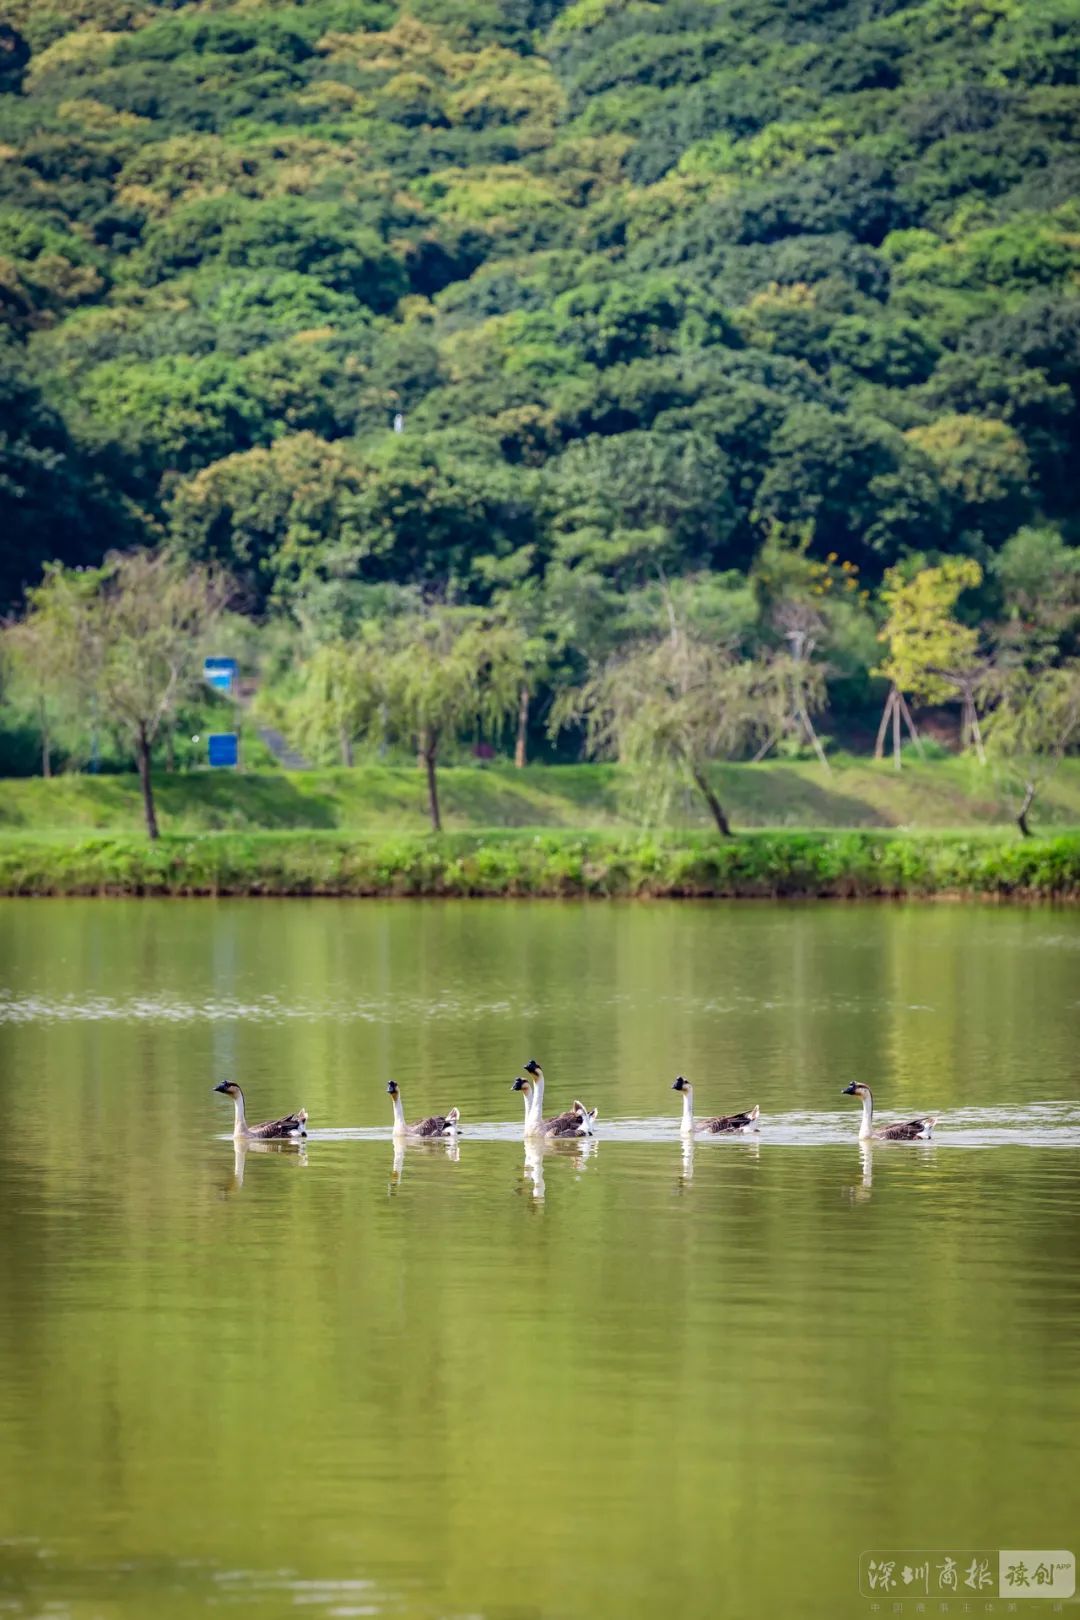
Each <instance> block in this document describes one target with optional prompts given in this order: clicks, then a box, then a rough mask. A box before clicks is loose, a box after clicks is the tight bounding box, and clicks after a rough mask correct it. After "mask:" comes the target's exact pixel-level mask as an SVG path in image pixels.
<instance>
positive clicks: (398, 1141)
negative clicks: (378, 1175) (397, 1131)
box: [386, 1132, 461, 1198]
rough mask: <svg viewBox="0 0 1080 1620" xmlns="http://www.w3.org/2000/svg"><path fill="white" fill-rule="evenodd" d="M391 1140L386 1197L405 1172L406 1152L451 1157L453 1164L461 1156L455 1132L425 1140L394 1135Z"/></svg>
mask: <svg viewBox="0 0 1080 1620" xmlns="http://www.w3.org/2000/svg"><path fill="white" fill-rule="evenodd" d="M393 1140H394V1162H393V1164H392V1165H391V1167H390V1180H389V1181H388V1183H387V1186H386V1195H387V1197H388V1198H392V1197H393V1196H394V1194H395V1192H396V1191H397V1189H398V1187H400V1185H401V1178H402V1176H403V1175H404V1174H405V1154H406V1152H409V1153H427V1154H429V1155H430V1154H433V1155H436V1156H437V1157H438V1158H443V1159H451V1160H452V1161H453V1163H454V1164H457V1163H458V1161H459V1160H460V1158H461V1143H460V1141H459V1140H458V1137H457V1133H456V1132H455V1134H454V1135H453V1136H443V1137H432V1138H429V1139H426V1140H425V1139H419V1138H416V1137H407V1136H395V1137H394V1139H393Z"/></svg>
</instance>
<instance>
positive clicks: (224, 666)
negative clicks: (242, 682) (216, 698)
mask: <svg viewBox="0 0 1080 1620" xmlns="http://www.w3.org/2000/svg"><path fill="white" fill-rule="evenodd" d="M236 668H237V665H236V659H235V658H206V659H204V660H203V680H204V681H206V683H207V685H208V686H212V687H213V688H214V691H215V692H231V691H232V688H233V682H234V681H235V679H236Z"/></svg>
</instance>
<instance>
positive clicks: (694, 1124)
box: [671, 1074, 761, 1136]
mask: <svg viewBox="0 0 1080 1620" xmlns="http://www.w3.org/2000/svg"><path fill="white" fill-rule="evenodd" d="M671 1089H672V1091H681V1092H682V1124H681V1126H680V1127H679V1128H680V1130H681V1131H682V1133H683V1135H684V1136H693V1134H694V1132H695V1131H703V1132H704V1133H705V1134H706V1135H711V1136H722V1135H727V1136H735V1135H738V1134H740V1133H743V1132H746V1131H756V1130H757V1128H758V1123H757V1122H758V1116H759V1115H760V1113H761V1109H760V1108H759V1107H758V1105H757V1103H755V1104H754V1106H753V1108H751V1110H750V1112H749V1113H748V1114H720V1115H718V1116H717V1118H715V1119H698V1120H695V1118H694V1088H693V1086H692V1085H691V1084H690V1082H689V1080H687V1079H686V1078H685V1077H684V1076H683V1075H681V1074H680V1075H679V1076H678V1077H677V1078H676V1079H675V1080H674V1081H673V1083H672V1087H671Z"/></svg>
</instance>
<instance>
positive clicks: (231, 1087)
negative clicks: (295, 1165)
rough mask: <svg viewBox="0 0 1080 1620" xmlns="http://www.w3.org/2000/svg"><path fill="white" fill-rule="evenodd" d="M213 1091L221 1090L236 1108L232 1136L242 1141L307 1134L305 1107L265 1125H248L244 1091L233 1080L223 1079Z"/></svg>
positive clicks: (264, 1140)
mask: <svg viewBox="0 0 1080 1620" xmlns="http://www.w3.org/2000/svg"><path fill="white" fill-rule="evenodd" d="M214 1090H215V1091H222V1092H224V1093H225V1095H226V1097H231V1098H232V1100H233V1107H234V1108H235V1109H236V1122H235V1125H234V1127H233V1137H234V1139H235V1140H236V1141H243V1142H268V1141H271V1140H274V1139H280V1138H283V1137H292V1138H293V1139H296V1138H297V1137H301V1136H306V1135H307V1109H306V1108H301V1109H300V1111H299V1112H298V1113H296V1114H286V1115H285V1116H284V1117H283V1118H282V1119H269V1120H267V1122H266V1124H265V1125H249V1124H248V1122H247V1116H246V1114H245V1113H244V1093H243V1092H242V1091H241V1090H240V1087H239V1086H238V1085H237V1084H236V1082H235V1081H234V1080H223V1081H222V1082H221V1084H220V1085H219V1086H215V1087H214Z"/></svg>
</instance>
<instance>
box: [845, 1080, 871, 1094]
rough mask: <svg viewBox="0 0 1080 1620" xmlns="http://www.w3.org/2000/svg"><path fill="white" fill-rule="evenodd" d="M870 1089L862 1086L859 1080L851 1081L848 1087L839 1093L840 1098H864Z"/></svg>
mask: <svg viewBox="0 0 1080 1620" xmlns="http://www.w3.org/2000/svg"><path fill="white" fill-rule="evenodd" d="M869 1090H870V1087H869V1086H864V1085H863V1083H862V1081H861V1080H853V1081H852V1082H851V1084H850V1086H845V1087H844V1089H843V1091H842V1092H841V1093H840V1095H841V1097H865V1096H866V1095H867V1093H868V1092H869Z"/></svg>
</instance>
